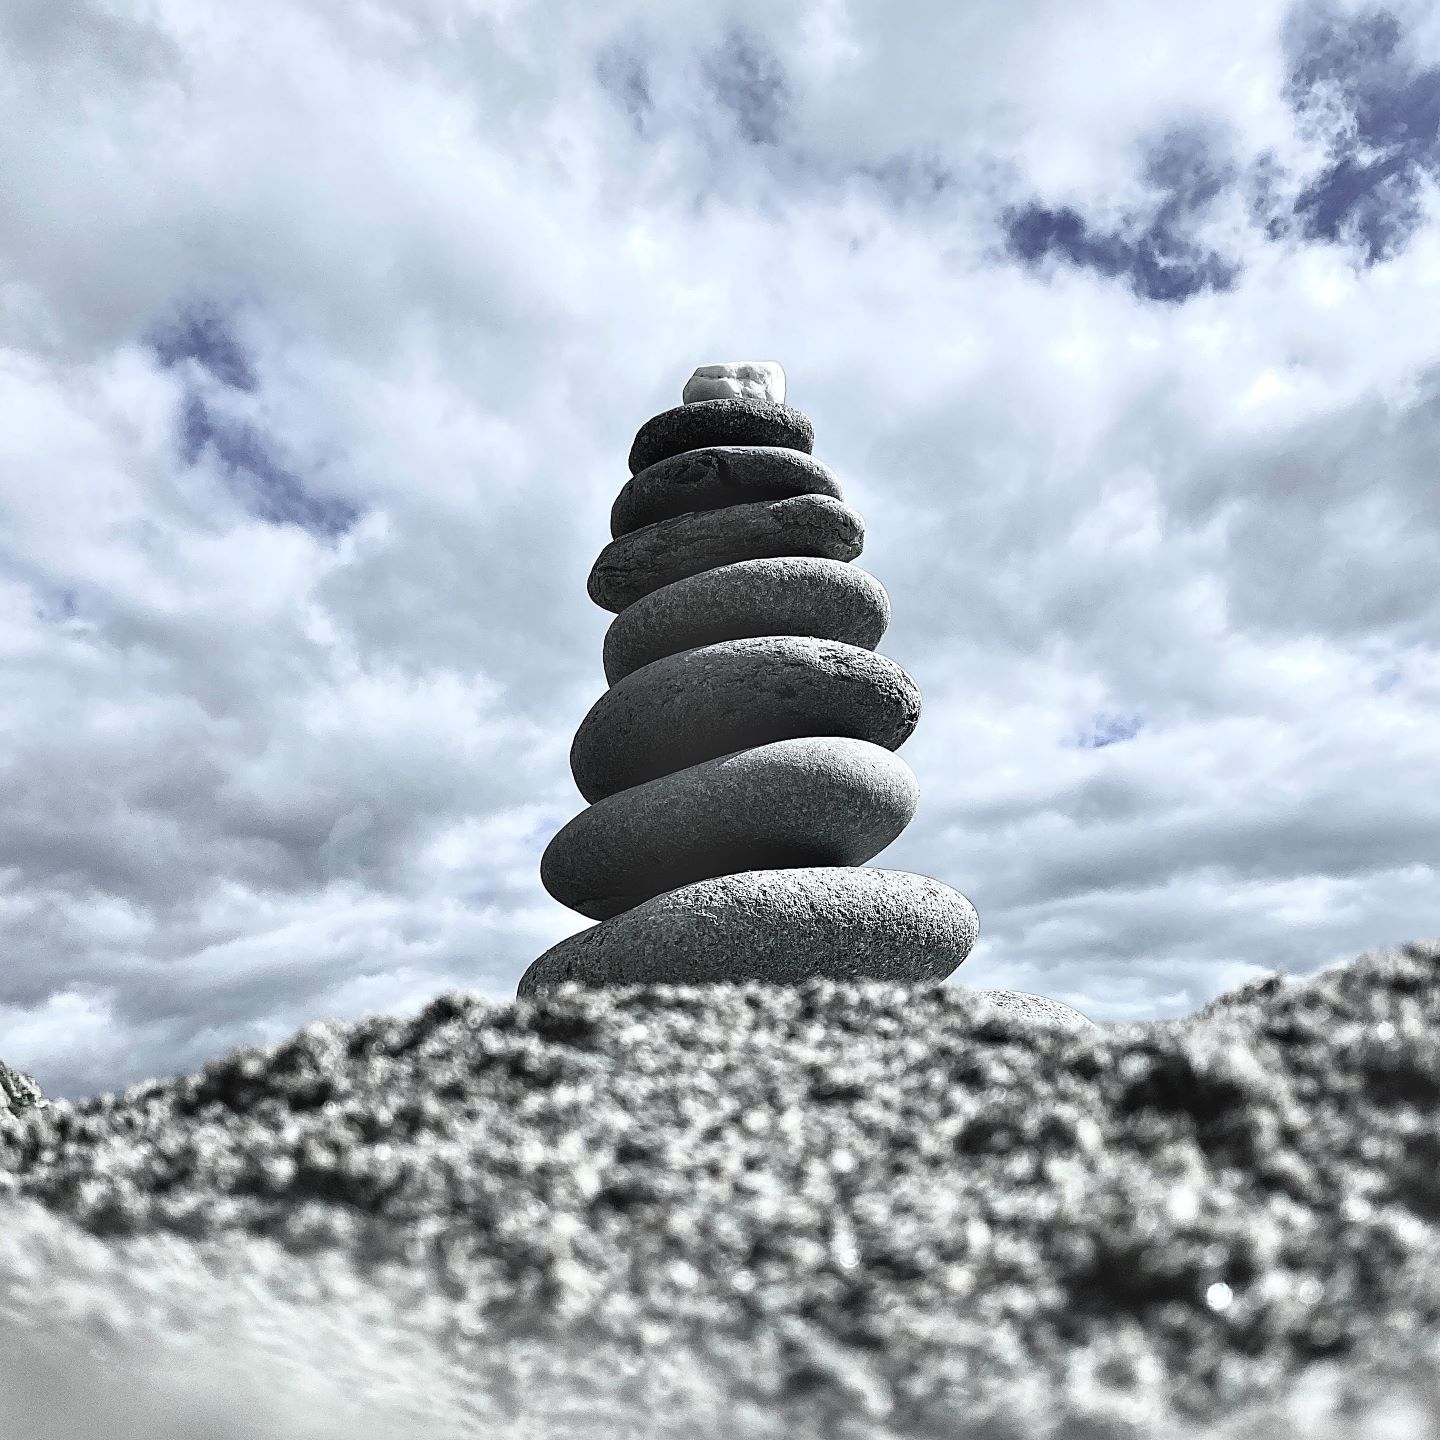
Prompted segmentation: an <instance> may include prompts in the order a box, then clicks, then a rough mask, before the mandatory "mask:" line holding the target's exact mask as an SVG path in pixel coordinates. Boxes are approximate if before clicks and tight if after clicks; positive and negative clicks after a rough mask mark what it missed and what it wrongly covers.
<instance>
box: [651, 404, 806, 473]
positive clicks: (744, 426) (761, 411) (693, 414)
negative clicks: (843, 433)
mask: <svg viewBox="0 0 1440 1440" xmlns="http://www.w3.org/2000/svg"><path fill="white" fill-rule="evenodd" d="M711 445H780V446H783V447H784V448H785V449H787V450H799V451H802V452H803V453H804V454H806V455H808V454H809V453H810V452H811V451H812V450H813V449H814V448H815V427H814V426H813V425H812V424H811V423H810V417H809V416H808V415H805V414H803V413H802V412H801V411H799V410H793V409H791V407H790V406H788V405H777V404H775V403H774V402H773V401H770V400H758V399H753V400H752V399H734V400H702V401H700V402H698V403H695V402H693V401H692V402H691V403H690V404H688V405H677V406H676V407H675V408H674V409H673V410H662V411H661V412H660V413H659V414H658V415H653V416H651V418H650V419H649V420H647V421H646V422H645V423H644V424H643V425H642V426H641V427H640V429H639V430H638V431H637V432H636V435H635V439H634V442H633V443H632V444H631V446H630V461H629V463H630V473H631V474H632V475H636V474H638V473H639V472H640V471H641V470H643V469H644V468H645V467H646V466H647V465H654V464H655V463H656V462H657V461H660V460H668V459H669V458H670V456H672V455H678V454H680V452H681V451H682V450H703V449H705V448H706V447H707V446H711Z"/></svg>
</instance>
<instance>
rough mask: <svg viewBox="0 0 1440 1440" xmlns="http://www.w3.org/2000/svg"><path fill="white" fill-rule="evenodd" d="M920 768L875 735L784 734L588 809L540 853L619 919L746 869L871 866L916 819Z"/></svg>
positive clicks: (551, 886)
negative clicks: (679, 890) (665, 896)
mask: <svg viewBox="0 0 1440 1440" xmlns="http://www.w3.org/2000/svg"><path fill="white" fill-rule="evenodd" d="M919 799H920V787H919V785H918V784H917V783H916V780H915V775H914V772H913V771H912V770H911V769H910V767H909V766H908V765H907V764H906V763H905V762H904V761H903V760H901V759H900V758H899V756H897V755H894V754H892V753H891V752H890V751H889V750H886V749H883V748H882V747H881V746H879V745H872V744H871V743H870V742H869V741H868V740H851V739H844V738H832V737H828V736H826V737H810V738H805V739H797V740H778V741H776V742H775V743H774V744H773V745H761V746H757V747H756V748H755V749H753V750H744V751H741V752H739V753H738V754H734V755H723V756H720V757H719V758H718V759H715V760H707V761H705V762H704V763H703V764H700V765H692V766H689V767H688V768H687V769H684V770H677V771H676V772H675V773H674V774H672V775H665V776H662V777H661V778H660V779H659V780H651V781H649V782H648V783H646V784H644V785H636V786H634V787H633V788H632V789H629V790H622V791H621V792H620V793H619V794H618V795H611V796H609V797H608V798H607V799H604V800H601V801H598V802H597V803H596V804H594V805H591V806H590V808H589V809H588V810H582V811H581V812H580V813H579V814H578V815H577V816H576V817H575V818H574V819H573V820H571V821H570V822H569V824H567V825H565V826H563V827H562V828H561V829H560V830H559V831H558V832H557V833H556V835H555V837H554V839H552V840H551V841H550V843H549V845H547V846H546V848H545V853H544V854H543V855H542V856H541V858H540V880H541V883H542V884H543V885H544V886H545V889H546V890H547V891H549V893H550V894H551V895H553V896H554V897H555V899H557V900H558V901H559V902H560V903H561V904H562V905H568V906H569V907H570V909H572V910H578V911H579V912H580V914H582V915H586V916H588V917H589V918H590V919H592V920H608V919H610V918H611V917H612V916H615V915H619V914H620V913H621V912H622V911H625V910H629V909H631V908H632V907H633V906H636V905H639V904H640V903H641V902H642V901H645V900H648V899H650V898H651V897H652V896H654V895H658V894H660V893H661V892H662V891H665V890H673V889H675V888H676V887H678V886H680V885H688V884H689V883H690V882H691V881H694V880H702V879H706V878H708V877H711V876H715V875H728V874H733V873H735V872H737V871H741V870H770V869H779V868H782V867H788V866H807V865H842V866H849V865H862V864H864V862H865V861H867V860H869V859H872V858H873V857H874V856H876V855H878V854H879V853H880V851H882V850H883V849H884V848H885V847H886V846H887V845H889V844H890V843H891V841H893V840H894V839H895V838H896V836H898V835H899V834H900V832H901V831H902V830H904V828H905V827H906V826H907V825H908V824H909V823H910V821H911V819H913V818H914V815H915V807H916V805H917V804H918V803H919Z"/></svg>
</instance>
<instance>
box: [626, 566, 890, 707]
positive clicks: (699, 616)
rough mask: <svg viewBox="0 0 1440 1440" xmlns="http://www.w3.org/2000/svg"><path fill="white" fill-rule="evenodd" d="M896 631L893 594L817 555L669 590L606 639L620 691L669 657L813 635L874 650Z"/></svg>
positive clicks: (632, 608) (705, 574)
mask: <svg viewBox="0 0 1440 1440" xmlns="http://www.w3.org/2000/svg"><path fill="white" fill-rule="evenodd" d="M889 624H890V597H889V595H887V594H886V592H885V587H884V586H883V585H882V584H881V583H880V582H879V581H878V580H877V579H876V578H875V577H874V576H873V575H871V574H869V573H868V572H867V571H864V570H862V569H860V567H859V566H858V565H849V564H845V563H844V562H842V561H839V560H822V559H818V558H816V557H813V556H809V557H807V556H797V555H787V556H781V557H780V558H779V559H774V560H737V561H736V562H735V563H734V564H733V565H721V566H718V567H717V568H716V569H714V570H702V571H701V572H700V573H699V574H698V575H689V576H687V577H686V578H685V579H684V580H677V581H675V583H674V584H672V585H664V586H661V588H660V589H659V590H652V591H651V592H650V593H649V594H648V595H645V596H643V597H642V598H641V599H639V600H637V601H636V602H635V603H634V604H633V605H627V606H626V607H625V609H624V610H622V611H621V612H620V613H619V614H618V615H617V616H616V617H615V618H614V620H612V621H611V622H610V628H609V629H608V630H607V631H606V632H605V645H604V664H605V679H606V681H607V682H608V683H609V684H611V685H614V684H615V683H616V682H617V681H620V680H623V679H624V678H625V677H626V676H627V675H629V674H631V673H632V672H634V671H636V670H638V669H639V668H640V667H641V666H642V665H648V664H650V662H651V661H653V660H659V659H662V658H663V657H664V656H666V655H674V654H676V653H677V652H678V651H681V650H689V649H691V648H692V647H693V646H696V645H713V644H715V643H716V642H717V641H719V640H739V639H742V638H744V637H745V636H747V635H813V636H815V637H816V638H818V639H821V640H843V641H844V642H845V644H847V645H858V646H859V647H860V648H861V649H862V650H873V649H874V648H875V647H876V646H877V645H878V644H879V643H880V641H881V639H882V638H883V637H884V635H885V631H886V629H887V627H888V626H889Z"/></svg>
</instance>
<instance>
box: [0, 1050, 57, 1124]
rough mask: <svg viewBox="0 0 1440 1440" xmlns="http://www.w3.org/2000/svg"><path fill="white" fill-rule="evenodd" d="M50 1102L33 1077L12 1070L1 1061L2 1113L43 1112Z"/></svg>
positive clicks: (0, 1106)
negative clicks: (8, 1111) (34, 1109)
mask: <svg viewBox="0 0 1440 1440" xmlns="http://www.w3.org/2000/svg"><path fill="white" fill-rule="evenodd" d="M49 1103H50V1102H49V1101H48V1100H47V1099H46V1098H45V1096H44V1095H43V1094H41V1092H40V1087H39V1086H38V1085H37V1084H36V1083H35V1077H34V1076H33V1075H27V1074H26V1073H25V1072H24V1071H23V1070H12V1069H11V1068H10V1067H9V1066H8V1065H7V1064H6V1063H5V1062H4V1061H3V1060H0V1112H4V1111H7V1110H13V1111H20V1110H29V1109H30V1108H32V1107H34V1108H36V1109H39V1110H43V1109H44V1108H45V1107H46V1106H47V1105H48V1104H49Z"/></svg>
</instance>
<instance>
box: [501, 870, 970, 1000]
mask: <svg viewBox="0 0 1440 1440" xmlns="http://www.w3.org/2000/svg"><path fill="white" fill-rule="evenodd" d="M979 933H980V917H979V915H978V914H976V911H975V907H974V906H973V905H972V904H971V903H970V902H969V901H968V900H967V899H966V898H965V897H964V896H963V895H962V894H960V892H959V891H958V890H952V889H951V888H950V887H949V886H948V885H942V884H941V883H940V881H938V880H932V879H931V878H930V876H928V875H912V874H910V873H908V872H907V871H904V870H869V869H865V868H863V867H861V866H853V867H852V866H837V865H813V866H801V867H796V868H793V869H783V870H743V871H740V872H739V873H737V874H733V875H717V876H714V877H713V878H711V879H707V880H697V881H694V882H692V883H691V884H688V885H682V886H680V887H679V888H678V889H676V890H668V891H666V892H665V893H664V894H662V895H656V896H653V897H652V898H651V899H649V900H646V901H643V902H642V903H641V904H639V905H636V906H635V907H634V908H633V909H630V910H626V911H624V912H623V913H622V914H620V915H616V916H614V917H613V918H612V919H609V920H602V921H601V922H600V923H599V924H598V925H594V926H592V927H591V928H590V929H588V930H581V931H580V932H579V933H578V934H576V935H571V936H568V937H567V938H566V939H564V940H562V941H560V943H559V944H558V945H552V946H551V947H550V949H548V950H547V951H546V952H545V953H544V954H543V955H542V956H540V958H539V959H538V960H536V961H534V962H533V963H532V964H531V965H530V967H529V968H528V969H527V970H526V971H525V973H524V974H523V975H522V976H521V977H520V984H519V985H518V986H517V987H516V991H515V994H516V998H517V999H521V1000H523V999H526V998H528V997H529V996H532V995H538V994H541V993H543V992H545V991H547V990H553V989H554V988H555V987H556V986H558V985H562V984H564V983H565V982H566V981H567V980H574V981H578V982H579V983H580V984H582V985H596V986H599V985H657V984H658V985H705V984H716V983H718V984H736V985H738V984H744V983H745V982H746V981H747V980H757V981H762V982H765V983H768V984H775V985H794V984H800V983H801V982H803V981H805V980H808V979H810V978H811V977H812V976H821V977H824V978H826V979H831V980H840V981H846V980H886V981H891V982H900V983H904V984H928V983H934V982H938V981H940V980H943V979H944V978H945V977H946V976H947V975H949V974H950V973H951V972H952V971H953V970H954V969H955V968H956V967H957V966H958V965H959V964H960V963H961V961H963V960H964V959H965V957H966V956H967V955H968V954H969V953H970V949H971V947H972V946H973V945H974V944H975V939H976V936H977V935H978V934H979Z"/></svg>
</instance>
